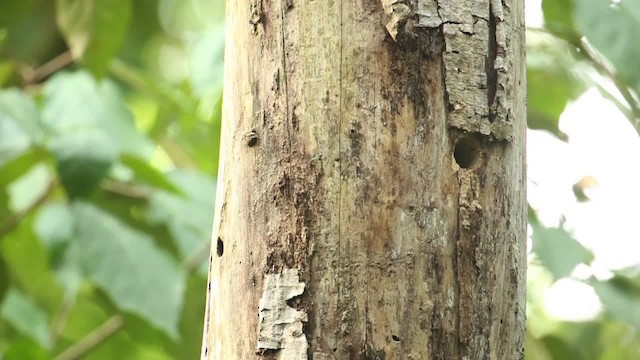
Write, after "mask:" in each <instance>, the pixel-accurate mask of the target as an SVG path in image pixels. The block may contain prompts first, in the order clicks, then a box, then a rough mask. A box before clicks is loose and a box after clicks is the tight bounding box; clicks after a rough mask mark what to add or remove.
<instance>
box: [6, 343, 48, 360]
mask: <svg viewBox="0 0 640 360" xmlns="http://www.w3.org/2000/svg"><path fill="white" fill-rule="evenodd" d="M50 359H51V357H50V356H49V355H48V354H47V352H46V350H45V349H43V348H42V347H40V346H39V345H38V344H37V343H35V342H33V341H32V340H29V339H25V338H21V339H18V340H14V341H12V342H11V343H10V345H9V347H8V348H7V349H6V351H5V352H4V354H3V358H2V360H50Z"/></svg>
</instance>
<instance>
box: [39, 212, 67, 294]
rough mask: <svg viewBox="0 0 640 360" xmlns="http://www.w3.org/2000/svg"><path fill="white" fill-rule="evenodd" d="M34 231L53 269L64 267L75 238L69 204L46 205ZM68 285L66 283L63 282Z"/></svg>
mask: <svg viewBox="0 0 640 360" xmlns="http://www.w3.org/2000/svg"><path fill="white" fill-rule="evenodd" d="M33 227H34V231H35V233H36V234H37V235H38V238H39V239H40V241H41V242H42V244H43V245H44V246H45V247H46V248H47V250H48V251H49V255H50V258H49V260H50V261H51V263H52V265H53V267H55V268H58V267H61V266H64V265H65V264H64V256H65V254H66V250H67V245H68V244H69V242H70V240H71V238H72V237H73V217H72V214H71V210H70V209H69V207H68V206H67V204H65V203H62V202H51V203H48V204H45V205H44V206H43V207H42V208H41V209H40V211H39V212H38V213H37V215H36V220H35V224H34V226H33ZM63 284H64V285H66V283H65V282H63Z"/></svg>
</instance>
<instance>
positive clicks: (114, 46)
mask: <svg viewBox="0 0 640 360" xmlns="http://www.w3.org/2000/svg"><path fill="white" fill-rule="evenodd" d="M130 17H131V1H130V0H57V1H56V20H57V23H58V26H59V28H60V31H61V32H62V34H63V36H64V38H65V40H66V42H67V44H68V45H69V48H70V49H71V52H72V53H73V55H74V56H75V57H76V58H81V59H82V63H83V64H84V65H85V66H86V67H87V68H89V70H91V72H92V73H93V74H94V75H95V76H96V77H102V76H104V74H105V73H106V71H107V68H108V66H109V62H110V61H111V58H112V57H113V56H115V55H116V54H117V53H118V50H120V47H121V46H122V43H123V41H124V38H125V34H126V32H127V27H128V24H129V18H130Z"/></svg>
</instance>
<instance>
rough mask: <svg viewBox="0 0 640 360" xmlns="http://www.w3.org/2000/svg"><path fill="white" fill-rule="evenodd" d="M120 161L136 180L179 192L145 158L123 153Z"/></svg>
mask: <svg viewBox="0 0 640 360" xmlns="http://www.w3.org/2000/svg"><path fill="white" fill-rule="evenodd" d="M120 161H122V163H123V164H124V165H126V166H127V167H128V168H129V169H131V170H132V171H133V172H134V174H135V178H136V180H138V181H142V182H144V183H146V184H148V185H151V186H153V187H156V188H159V189H163V190H167V191H169V192H172V193H178V194H179V193H180V190H179V189H178V188H177V187H176V185H175V184H173V182H171V180H169V179H168V178H167V176H166V175H165V174H163V173H162V172H160V171H159V170H158V169H156V168H155V167H153V166H152V165H151V164H149V162H148V161H147V160H145V159H142V158H139V157H136V156H133V155H127V154H124V155H122V156H121V157H120Z"/></svg>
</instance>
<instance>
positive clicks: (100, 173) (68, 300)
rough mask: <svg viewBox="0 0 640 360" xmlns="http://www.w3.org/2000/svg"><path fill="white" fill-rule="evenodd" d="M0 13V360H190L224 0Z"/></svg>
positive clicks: (142, 1) (196, 330) (71, 1)
mask: <svg viewBox="0 0 640 360" xmlns="http://www.w3.org/2000/svg"><path fill="white" fill-rule="evenodd" d="M0 7H1V10H0V86H1V89H0V359H58V360H64V359H67V360H70V359H96V360H97V359H195V358H197V357H198V356H199V353H200V342H201V338H202V334H201V331H202V324H203V316H204V301H205V297H204V295H205V290H206V276H207V273H206V269H207V267H206V263H207V259H208V249H209V236H210V231H211V222H212V214H213V206H214V196H215V195H214V194H215V171H216V169H217V166H218V165H217V159H218V151H219V150H218V139H219V135H220V134H219V129H220V101H221V95H222V54H223V48H224V39H223V31H222V28H223V21H224V2H222V1H219V0H213V1H211V0H190V1H181V0H136V1H133V0H104V1H103V0H58V1H50V0H27V1H25V0H2V2H1V3H0ZM96 339H97V341H95V340H96Z"/></svg>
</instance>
